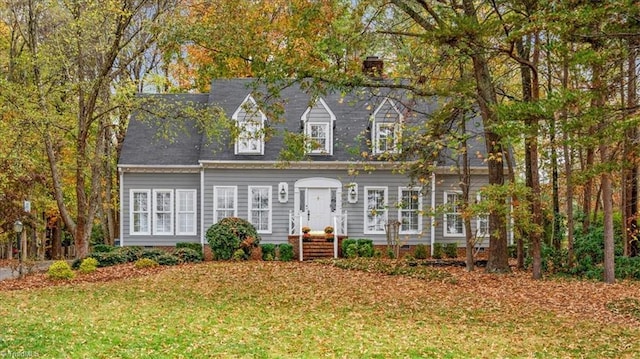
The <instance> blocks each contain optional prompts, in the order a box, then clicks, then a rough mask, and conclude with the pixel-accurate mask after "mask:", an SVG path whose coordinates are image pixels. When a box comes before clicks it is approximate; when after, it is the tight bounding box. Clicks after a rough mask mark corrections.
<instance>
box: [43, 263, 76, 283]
mask: <svg viewBox="0 0 640 359" xmlns="http://www.w3.org/2000/svg"><path fill="white" fill-rule="evenodd" d="M47 276H48V277H49V278H51V279H73V277H75V276H76V274H75V273H74V272H73V271H72V270H71V267H69V263H67V262H66V261H55V262H53V263H52V264H51V266H50V267H49V270H47Z"/></svg>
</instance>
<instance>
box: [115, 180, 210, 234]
mask: <svg viewBox="0 0 640 359" xmlns="http://www.w3.org/2000/svg"><path fill="white" fill-rule="evenodd" d="M120 185H121V186H122V187H123V198H122V199H121V200H122V208H123V214H122V221H123V223H122V225H123V233H122V237H121V238H122V244H123V245H126V246H134V245H135V246H174V245H175V244H176V243H178V242H196V243H200V190H199V187H200V174H199V173H124V174H123V183H121V184H120ZM154 189H164V190H173V191H174V194H173V201H174V213H173V214H174V223H173V225H174V233H175V231H176V221H175V215H176V211H175V204H176V194H175V190H177V189H188V190H196V201H197V207H196V208H197V213H196V221H197V225H196V228H197V232H196V235H193V236H185V235H180V236H178V235H175V234H174V235H153V234H151V235H133V236H132V235H130V234H129V233H130V225H131V223H130V216H129V213H130V211H131V210H130V208H131V204H130V203H129V201H130V192H131V190H150V191H151V194H152V195H153V190H154Z"/></svg>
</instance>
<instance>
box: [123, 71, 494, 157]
mask: <svg viewBox="0 0 640 359" xmlns="http://www.w3.org/2000/svg"><path fill="white" fill-rule="evenodd" d="M252 83H253V80H252V79H229V80H214V81H213V82H212V85H211V91H210V92H209V94H208V95H191V94H183V95H149V96H148V97H150V98H151V99H153V100H154V101H153V102H149V103H148V104H145V106H147V108H149V106H150V108H151V109H157V107H155V105H150V104H152V103H154V102H156V101H158V100H159V101H161V102H164V103H167V104H169V105H170V106H168V107H169V108H170V111H166V114H165V115H166V116H171V113H172V112H173V113H176V112H180V111H179V110H178V109H179V108H180V106H192V107H196V108H200V107H203V106H205V105H208V106H212V107H213V106H219V107H220V108H221V109H222V110H223V111H224V113H225V114H226V116H227V117H228V118H231V116H232V115H233V113H234V112H235V111H236V109H238V107H239V106H240V105H241V104H242V102H243V101H244V99H245V98H246V97H247V95H248V94H250V93H253V94H254V95H253V96H254V98H256V100H258V101H259V102H260V101H261V100H262V101H263V103H261V105H264V106H263V107H264V108H265V111H267V109H269V108H272V107H270V106H271V105H273V104H275V103H279V104H281V105H282V107H278V108H281V109H282V111H281V113H280V114H279V116H275V115H274V114H269V115H268V116H267V117H268V124H267V126H268V127H269V130H270V131H269V132H270V133H271V134H272V136H270V138H269V139H268V140H267V142H266V143H265V151H264V155H235V154H234V146H233V142H232V141H231V140H230V136H224V137H223V138H213V139H211V140H208V139H207V138H206V137H205V136H204V135H203V134H201V133H200V132H201V131H199V130H198V128H197V125H196V121H195V120H194V119H193V118H191V119H189V118H185V119H184V121H183V122H182V123H183V125H184V130H186V132H187V134H188V135H185V134H181V133H178V132H174V133H173V135H174V136H173V142H172V141H171V140H168V139H163V138H162V137H158V135H157V132H158V130H163V129H164V127H163V126H166V124H167V121H165V120H164V118H163V116H162V115H161V116H157V115H156V114H155V113H154V112H153V111H151V112H148V113H145V112H144V111H138V112H136V113H135V114H134V116H132V119H131V121H130V124H129V129H128V131H127V137H126V140H125V142H124V145H123V149H122V153H121V157H120V161H119V163H120V165H158V166H162V165H197V164H198V161H199V160H203V161H277V160H278V158H279V154H280V152H281V149H282V147H283V132H284V131H289V132H293V133H300V132H302V124H301V117H302V115H303V113H304V112H305V110H306V109H307V108H308V107H309V106H310V105H311V103H312V97H311V96H310V95H308V94H306V93H304V92H303V91H301V90H300V87H299V86H297V85H294V86H290V87H287V88H285V89H283V90H281V91H280V94H279V96H278V98H268V97H264V96H261V95H260V93H261V92H262V91H261V90H257V92H256V91H255V90H254V89H253V88H252V87H251V84H252ZM386 96H390V97H391V98H393V99H395V102H396V103H397V104H399V105H401V106H402V105H404V107H405V108H404V109H403V110H407V108H409V107H410V108H412V109H413V110H415V111H414V114H415V113H419V115H417V116H406V117H405V122H407V123H409V124H410V123H411V122H412V121H414V122H415V121H425V120H427V118H428V115H429V114H430V113H432V112H433V111H434V110H435V109H436V107H437V106H438V104H437V102H438V101H437V99H435V98H430V99H426V100H421V101H420V102H417V101H413V100H412V99H411V98H409V97H408V96H407V95H406V93H404V92H403V91H398V90H389V89H359V90H356V91H352V92H350V93H348V94H341V93H338V92H332V93H328V94H325V95H322V96H321V97H322V99H323V100H324V101H325V102H326V104H327V106H328V107H329V108H330V109H331V111H332V112H333V113H334V115H335V117H336V121H335V124H334V129H333V135H334V137H333V139H334V145H333V155H331V156H329V155H311V156H310V157H309V159H310V160H312V161H350V160H362V157H361V153H362V152H370V151H371V149H370V148H369V144H368V139H369V138H370V132H369V131H370V116H371V114H373V112H374V111H375V110H376V108H377V107H378V105H379V104H380V103H381V102H382V101H383V100H384V98H385V97H386ZM267 112H268V111H267ZM187 117H188V116H187ZM474 122H480V121H478V120H477V119H476V120H474ZM480 123H481V122H480ZM468 126H469V130H471V131H473V132H478V131H479V129H478V128H477V127H476V125H473V124H470V125H468ZM165 132H166V131H165ZM169 132H171V131H169ZM478 133H480V134H481V131H480V132H478ZM479 140H480V142H478V141H477V140H476V141H470V146H471V144H473V147H476V148H478V147H481V148H482V149H481V150H480V149H478V150H479V151H480V152H481V153H485V151H484V144H483V143H482V138H480V139H479ZM471 151H472V152H473V153H475V150H474V149H471ZM470 158H471V160H472V161H471V165H472V166H481V165H482V159H481V158H477V157H476V156H470ZM445 162H449V161H445Z"/></svg>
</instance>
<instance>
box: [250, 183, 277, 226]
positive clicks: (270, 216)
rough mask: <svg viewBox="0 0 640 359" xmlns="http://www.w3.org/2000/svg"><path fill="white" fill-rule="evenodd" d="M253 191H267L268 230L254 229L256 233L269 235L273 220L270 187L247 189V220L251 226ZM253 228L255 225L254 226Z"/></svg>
mask: <svg viewBox="0 0 640 359" xmlns="http://www.w3.org/2000/svg"><path fill="white" fill-rule="evenodd" d="M254 189H267V190H268V192H269V193H268V194H267V196H269V197H268V199H269V205H268V210H269V218H268V219H267V220H268V228H267V229H266V230H258V228H257V227H256V230H257V232H258V233H265V234H270V233H271V231H272V227H271V223H272V221H271V220H272V218H273V198H272V189H271V186H248V188H247V218H248V219H249V222H250V223H252V224H253V216H252V213H251V211H252V209H253V208H252V207H251V204H252V191H253V190H254ZM254 226H255V225H254Z"/></svg>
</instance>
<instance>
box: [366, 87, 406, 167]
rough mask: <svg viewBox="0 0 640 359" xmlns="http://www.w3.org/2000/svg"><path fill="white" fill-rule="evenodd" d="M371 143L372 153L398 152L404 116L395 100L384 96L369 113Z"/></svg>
mask: <svg viewBox="0 0 640 359" xmlns="http://www.w3.org/2000/svg"><path fill="white" fill-rule="evenodd" d="M371 122H372V124H373V126H372V127H371V143H372V150H373V153H374V154H377V155H379V154H383V153H398V152H400V137H401V131H402V124H403V123H404V116H403V115H402V112H401V111H400V109H399V108H398V106H397V104H396V102H395V101H393V100H392V99H390V98H385V99H384V100H383V101H382V102H381V103H380V105H379V106H378V107H377V108H376V110H375V111H374V112H373V114H372V115H371Z"/></svg>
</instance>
